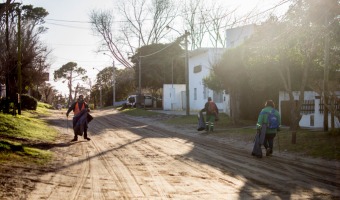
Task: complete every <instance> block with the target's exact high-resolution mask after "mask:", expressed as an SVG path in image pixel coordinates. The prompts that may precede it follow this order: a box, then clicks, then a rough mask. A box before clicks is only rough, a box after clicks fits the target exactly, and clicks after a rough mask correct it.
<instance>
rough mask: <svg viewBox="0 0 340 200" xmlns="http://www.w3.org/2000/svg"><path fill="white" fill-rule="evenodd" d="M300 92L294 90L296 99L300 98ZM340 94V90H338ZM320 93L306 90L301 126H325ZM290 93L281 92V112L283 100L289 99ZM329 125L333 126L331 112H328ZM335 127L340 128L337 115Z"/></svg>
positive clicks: (281, 111)
mask: <svg viewBox="0 0 340 200" xmlns="http://www.w3.org/2000/svg"><path fill="white" fill-rule="evenodd" d="M299 94H300V92H293V95H294V100H298V99H299ZM338 95H340V92H338ZM321 99H322V98H321V96H320V94H318V93H316V92H314V91H305V93H304V105H302V108H301V115H302V118H301V120H300V122H299V126H300V127H304V128H322V127H323V115H324V114H323V108H322V107H323V102H321V101H322V100H321ZM288 100H289V95H288V93H287V92H280V96H279V112H280V113H281V114H282V113H283V110H281V109H282V108H281V107H282V106H281V104H282V101H288ZM328 119H329V120H328V126H329V127H330V126H331V120H330V119H331V114H328ZM335 128H340V124H339V120H338V119H337V118H336V117H335Z"/></svg>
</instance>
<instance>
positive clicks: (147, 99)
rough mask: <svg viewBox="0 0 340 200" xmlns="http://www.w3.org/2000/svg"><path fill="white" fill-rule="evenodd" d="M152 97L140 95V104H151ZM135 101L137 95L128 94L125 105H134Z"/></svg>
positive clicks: (147, 105) (149, 105)
mask: <svg viewBox="0 0 340 200" xmlns="http://www.w3.org/2000/svg"><path fill="white" fill-rule="evenodd" d="M152 99H153V98H152V96H151V95H142V102H141V105H142V106H146V107H151V106H152V105H153V104H152V103H153V101H152ZM136 103H137V95H135V94H134V95H130V96H128V98H127V99H126V105H127V106H128V107H136Z"/></svg>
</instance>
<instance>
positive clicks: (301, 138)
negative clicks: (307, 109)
mask: <svg viewBox="0 0 340 200" xmlns="http://www.w3.org/2000/svg"><path fill="white" fill-rule="evenodd" d="M144 112H147V111H144ZM163 122H164V123H167V124H172V125H184V126H185V125H189V124H190V125H197V116H194V115H191V116H179V117H176V118H171V119H167V120H165V121H163ZM255 124H256V122H255V121H241V122H240V125H237V126H235V125H232V123H231V120H230V118H229V117H228V116H227V115H225V114H221V115H220V120H219V121H218V122H216V123H215V129H216V131H214V132H213V133H211V134H212V135H214V136H216V137H223V138H230V139H233V140H235V139H236V140H240V141H245V142H252V141H253V140H254V136H255V133H256V129H255ZM291 141H292V133H291V132H290V131H289V129H288V128H285V129H283V130H282V131H281V132H279V134H278V135H277V136H276V138H275V140H274V145H275V146H274V148H275V150H276V151H278V150H280V151H286V152H294V153H298V154H301V155H306V156H310V157H315V158H324V159H328V160H340V133H339V130H338V131H337V132H336V131H334V132H331V133H327V132H323V131H313V130H308V129H300V130H298V132H297V136H296V141H297V142H296V144H292V142H291Z"/></svg>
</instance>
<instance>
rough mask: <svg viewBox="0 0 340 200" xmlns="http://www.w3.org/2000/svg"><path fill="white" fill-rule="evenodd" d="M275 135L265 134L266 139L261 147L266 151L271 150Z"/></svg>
mask: <svg viewBox="0 0 340 200" xmlns="http://www.w3.org/2000/svg"><path fill="white" fill-rule="evenodd" d="M275 136H276V134H266V137H265V138H264V144H263V146H264V147H265V148H266V149H268V147H269V148H270V149H271V150H273V147H274V138H275Z"/></svg>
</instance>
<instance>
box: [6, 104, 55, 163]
mask: <svg viewBox="0 0 340 200" xmlns="http://www.w3.org/2000/svg"><path fill="white" fill-rule="evenodd" d="M49 108H50V106H49V105H47V104H41V103H38V108H37V110H36V111H22V115H16V116H12V115H9V114H3V113H0V162H4V161H6V160H12V161H25V162H33V163H40V164H43V163H44V162H46V161H48V160H49V159H50V158H51V152H49V151H44V150H40V149H38V148H33V147H31V146H34V145H32V144H37V143H39V142H42V143H46V142H52V141H53V140H54V139H55V137H56V135H57V131H56V130H55V129H53V128H51V127H49V126H48V124H47V123H46V122H44V121H43V120H41V119H39V116H41V115H46V114H48V113H49V112H48V109H49ZM9 158H10V159H9Z"/></svg>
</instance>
